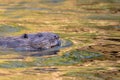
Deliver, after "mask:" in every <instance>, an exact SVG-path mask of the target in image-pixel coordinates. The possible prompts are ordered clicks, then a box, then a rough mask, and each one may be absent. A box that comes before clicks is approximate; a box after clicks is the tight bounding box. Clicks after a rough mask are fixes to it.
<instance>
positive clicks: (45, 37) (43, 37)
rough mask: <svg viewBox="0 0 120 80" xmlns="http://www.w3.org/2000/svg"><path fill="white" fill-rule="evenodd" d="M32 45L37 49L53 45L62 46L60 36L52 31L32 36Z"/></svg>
mask: <svg viewBox="0 0 120 80" xmlns="http://www.w3.org/2000/svg"><path fill="white" fill-rule="evenodd" d="M25 37H26V35H25ZM28 38H29V36H28ZM30 46H31V47H32V48H35V49H49V48H51V47H55V46H60V40H59V36H58V35H57V34H54V33H50V32H43V33H37V34H34V37H33V36H32V37H31V39H30Z"/></svg>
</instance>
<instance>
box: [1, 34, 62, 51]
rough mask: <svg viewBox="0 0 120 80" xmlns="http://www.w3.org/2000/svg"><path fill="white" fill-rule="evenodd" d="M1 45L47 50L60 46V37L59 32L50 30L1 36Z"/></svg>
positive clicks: (22, 48) (16, 48) (27, 49)
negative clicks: (55, 32) (15, 35)
mask: <svg viewBox="0 0 120 80" xmlns="http://www.w3.org/2000/svg"><path fill="white" fill-rule="evenodd" d="M0 46H2V47H5V48H13V49H15V50H22V51H24V50H25V51H34V50H46V49H50V48H52V47H56V46H60V39H59V36H58V35H57V34H54V33H50V32H42V33H37V34H24V35H22V36H18V37H5V38H0Z"/></svg>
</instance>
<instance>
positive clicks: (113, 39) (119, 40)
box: [106, 38, 120, 42]
mask: <svg viewBox="0 0 120 80" xmlns="http://www.w3.org/2000/svg"><path fill="white" fill-rule="evenodd" d="M106 40H110V41H116V42H120V39H118V38H108V39H106Z"/></svg>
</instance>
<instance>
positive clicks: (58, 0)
mask: <svg viewBox="0 0 120 80" xmlns="http://www.w3.org/2000/svg"><path fill="white" fill-rule="evenodd" d="M64 1H65V0H44V1H41V2H42V3H62V2H64Z"/></svg>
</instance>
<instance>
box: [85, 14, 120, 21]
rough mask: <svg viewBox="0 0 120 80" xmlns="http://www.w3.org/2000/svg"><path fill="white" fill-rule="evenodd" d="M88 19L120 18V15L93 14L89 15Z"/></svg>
mask: <svg viewBox="0 0 120 80" xmlns="http://www.w3.org/2000/svg"><path fill="white" fill-rule="evenodd" d="M87 18H88V19H93V20H120V16H118V15H107V14H104V15H91V16H88V17H87Z"/></svg>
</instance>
